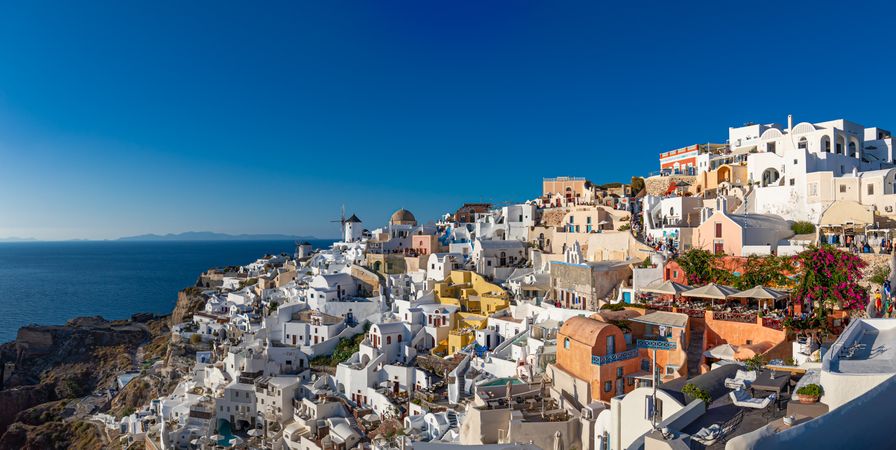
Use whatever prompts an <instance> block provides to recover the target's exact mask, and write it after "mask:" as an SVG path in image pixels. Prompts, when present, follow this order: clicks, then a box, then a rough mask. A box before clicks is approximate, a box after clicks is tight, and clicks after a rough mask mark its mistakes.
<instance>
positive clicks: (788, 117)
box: [787, 114, 793, 133]
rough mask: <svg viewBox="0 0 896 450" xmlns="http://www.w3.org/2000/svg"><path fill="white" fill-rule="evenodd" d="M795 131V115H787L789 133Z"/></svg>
mask: <svg viewBox="0 0 896 450" xmlns="http://www.w3.org/2000/svg"><path fill="white" fill-rule="evenodd" d="M791 131H793V114H788V115H787V132H788V133H790V132H791Z"/></svg>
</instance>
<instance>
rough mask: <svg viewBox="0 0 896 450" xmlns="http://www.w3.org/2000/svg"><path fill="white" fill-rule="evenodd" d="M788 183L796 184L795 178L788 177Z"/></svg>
mask: <svg viewBox="0 0 896 450" xmlns="http://www.w3.org/2000/svg"><path fill="white" fill-rule="evenodd" d="M790 185H791V186H794V185H796V179H795V178H791V179H790Z"/></svg>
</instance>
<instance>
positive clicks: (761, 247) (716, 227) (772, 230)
mask: <svg viewBox="0 0 896 450" xmlns="http://www.w3.org/2000/svg"><path fill="white" fill-rule="evenodd" d="M791 236H793V232H792V231H791V230H790V224H789V223H788V222H787V221H786V220H784V219H782V218H780V217H778V216H773V215H769V214H728V213H726V212H725V211H724V208H720V209H716V211H715V212H714V213H713V214H712V215H711V216H709V218H707V219H706V220H704V221H703V223H701V224H700V226H698V227H697V229H696V230H695V231H694V234H693V241H692V243H691V245H692V246H693V248H700V249H704V250H707V251H710V252H713V253H715V254H717V255H731V256H749V255H751V254H770V253H774V252H775V251H777V248H778V243H779V242H781V241H782V240H784V239H787V238H789V237H791Z"/></svg>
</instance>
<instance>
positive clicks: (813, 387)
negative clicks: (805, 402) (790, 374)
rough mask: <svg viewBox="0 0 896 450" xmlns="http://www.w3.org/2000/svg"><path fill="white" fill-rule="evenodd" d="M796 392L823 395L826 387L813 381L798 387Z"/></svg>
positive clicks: (815, 395) (810, 395)
mask: <svg viewBox="0 0 896 450" xmlns="http://www.w3.org/2000/svg"><path fill="white" fill-rule="evenodd" d="M796 393H797V394H799V395H806V396H809V397H821V395H822V394H824V389H822V388H821V386H819V385H817V384H815V383H812V384H807V385H805V386H803V387H801V388H799V389H797V390H796Z"/></svg>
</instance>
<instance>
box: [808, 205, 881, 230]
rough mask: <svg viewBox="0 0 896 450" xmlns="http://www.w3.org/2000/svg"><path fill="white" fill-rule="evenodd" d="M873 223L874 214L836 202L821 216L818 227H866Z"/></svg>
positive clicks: (860, 207)
mask: <svg viewBox="0 0 896 450" xmlns="http://www.w3.org/2000/svg"><path fill="white" fill-rule="evenodd" d="M873 223H874V213H873V212H871V210H869V209H868V208H866V207H865V206H863V205H861V204H859V203H856V202H852V201H848V200H838V201H836V202H834V203H832V204H831V206H829V207H828V209H826V210H825V211H824V213H822V214H821V220H820V221H819V225H821V226H823V227H825V226H827V227H830V226H842V225H856V226H867V225H871V224H873Z"/></svg>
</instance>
